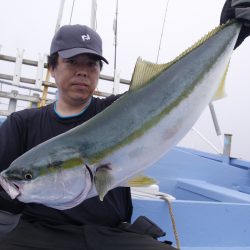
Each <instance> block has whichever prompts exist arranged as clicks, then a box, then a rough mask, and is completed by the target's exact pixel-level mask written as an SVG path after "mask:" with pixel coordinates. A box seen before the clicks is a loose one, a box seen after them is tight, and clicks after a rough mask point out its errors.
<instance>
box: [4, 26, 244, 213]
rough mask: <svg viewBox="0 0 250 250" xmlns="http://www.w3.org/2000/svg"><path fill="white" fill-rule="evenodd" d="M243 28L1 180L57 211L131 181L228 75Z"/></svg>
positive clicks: (212, 41) (26, 158) (23, 159)
mask: <svg viewBox="0 0 250 250" xmlns="http://www.w3.org/2000/svg"><path fill="white" fill-rule="evenodd" d="M239 30H240V25H239V24H238V23H233V24H230V25H226V26H225V27H223V28H222V29H221V30H220V31H218V32H216V33H215V34H214V35H213V36H211V37H210V38H208V39H206V40H205V41H204V42H202V43H201V44H199V45H198V46H196V47H195V48H194V49H191V50H190V52H188V53H186V54H185V55H184V56H181V57H180V59H178V60H176V61H175V62H174V63H172V65H171V66H169V67H167V68H166V70H163V71H161V72H160V73H159V74H155V76H154V77H153V79H150V81H148V82H143V83H142V84H141V85H140V84H139V83H138V82H137V83H134V86H133V85H132V88H131V90H130V91H129V92H127V93H126V94H124V95H123V96H122V97H121V98H119V99H118V100H117V101H116V102H115V103H113V104H112V105H111V106H110V107H108V108H107V109H106V110H104V111H103V112H102V113H100V114H98V115H97V116H95V117H94V118H92V119H91V120H89V121H87V122H86V123H84V124H82V125H80V126H78V127H76V128H74V129H72V130H70V131H68V132H66V133H64V134H62V135H59V136H57V137H55V138H52V139H50V140H48V141H46V142H44V143H42V144H40V145H38V146H37V147H35V148H33V149H31V150H30V151H28V152H26V153H25V154H23V155H22V156H20V157H19V158H18V159H16V160H15V161H14V162H13V163H12V164H11V165H10V167H9V168H8V169H7V170H5V171H3V172H2V173H1V174H0V183H1V185H2V186H3V187H4V188H5V190H6V191H7V192H8V193H9V194H10V195H11V196H12V198H15V197H17V198H18V199H19V200H20V201H23V202H37V203H42V204H44V205H46V206H49V207H53V208H57V209H68V208H71V207H74V206H76V205H78V204H79V203H81V202H82V201H83V200H85V199H87V198H90V197H93V196H95V195H97V194H99V195H100V196H101V198H103V196H104V195H105V194H106V193H107V192H108V190H110V189H112V188H115V187H117V186H126V185H128V182H129V180H130V179H131V178H133V177H135V176H136V175H138V174H140V173H141V172H142V171H143V170H144V169H145V168H147V167H149V166H151V165H152V164H153V163H154V162H156V161H157V160H159V159H160V158H161V157H162V156H163V155H164V154H166V152H167V151H168V150H169V149H171V148H172V147H173V146H175V145H176V143H178V141H180V140H181V139H182V138H183V136H184V135H185V134H186V133H187V132H188V131H189V130H190V128H191V127H192V126H193V124H194V123H195V122H196V120H197V119H198V118H199V116H200V115H201V113H202V111H203V110H204V108H205V107H206V106H207V104H208V103H209V102H210V101H211V99H212V97H213V96H214V94H215V92H216V90H217V89H218V86H219V84H220V82H221V81H222V78H223V76H224V72H225V70H226V67H227V65H228V62H229V60H230V56H231V54H232V51H233V48H234V44H235V42H236V39H237V37H238V33H239ZM142 64H143V62H140V61H139V62H138V65H142ZM148 69H151V66H149V68H147V66H146V71H148ZM144 73H145V71H144V70H140V69H139V70H137V71H136V70H135V73H134V76H135V77H137V76H140V75H143V74H144ZM132 84H133V81H132ZM17 187H18V188H17Z"/></svg>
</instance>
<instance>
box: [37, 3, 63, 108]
mask: <svg viewBox="0 0 250 250" xmlns="http://www.w3.org/2000/svg"><path fill="white" fill-rule="evenodd" d="M64 4H65V0H61V3H60V7H59V11H58V16H57V22H56V27H55V33H56V32H57V30H58V29H59V28H60V26H61V22H62V15H63V8H64ZM49 79H50V73H49V69H48V70H47V74H46V77H45V83H48V82H49ZM48 90H49V87H48V85H47V84H46V85H45V86H44V88H43V94H42V100H41V103H40V106H45V104H46V98H47V95H48Z"/></svg>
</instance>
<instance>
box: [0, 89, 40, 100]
mask: <svg viewBox="0 0 250 250" xmlns="http://www.w3.org/2000/svg"><path fill="white" fill-rule="evenodd" d="M0 97H3V98H7V99H16V100H20V101H28V102H39V101H40V98H39V97H37V96H29V95H23V94H18V93H16V92H15V93H12V92H4V91H0Z"/></svg>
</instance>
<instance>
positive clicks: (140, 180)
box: [127, 175, 158, 187]
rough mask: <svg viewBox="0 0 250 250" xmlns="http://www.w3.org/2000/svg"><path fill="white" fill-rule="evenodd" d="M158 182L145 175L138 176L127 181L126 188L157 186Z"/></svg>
mask: <svg viewBox="0 0 250 250" xmlns="http://www.w3.org/2000/svg"><path fill="white" fill-rule="evenodd" d="M157 183H158V182H157V181H156V180H155V179H153V178H151V177H148V176H145V175H138V176H136V177H134V178H132V179H129V180H128V181H127V186H129V187H145V186H150V185H153V184H157Z"/></svg>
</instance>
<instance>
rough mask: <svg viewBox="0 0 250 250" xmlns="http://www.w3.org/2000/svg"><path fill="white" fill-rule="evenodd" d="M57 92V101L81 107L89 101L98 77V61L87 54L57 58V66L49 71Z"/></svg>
mask: <svg viewBox="0 0 250 250" xmlns="http://www.w3.org/2000/svg"><path fill="white" fill-rule="evenodd" d="M51 75H52V76H53V77H54V78H55V82H56V84H57V87H58V90H59V101H64V102H66V103H69V104H72V105H78V104H79V105H82V104H83V103H85V102H86V101H88V100H89V97H90V96H92V95H93V92H94V90H95V88H96V86H97V83H98V79H99V76H100V61H99V60H97V58H96V57H94V56H91V55H88V54H80V55H77V56H74V57H71V58H68V59H64V58H62V57H60V56H58V62H57V66H56V67H55V68H54V69H51Z"/></svg>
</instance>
